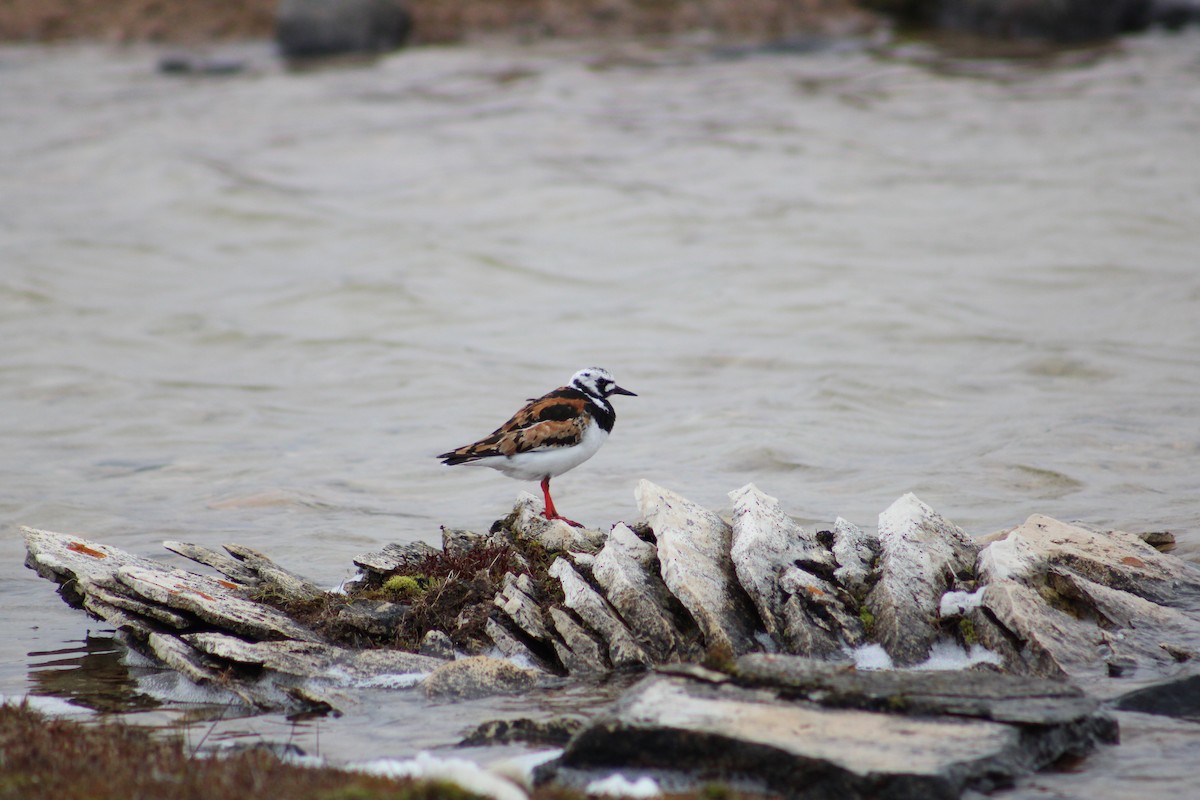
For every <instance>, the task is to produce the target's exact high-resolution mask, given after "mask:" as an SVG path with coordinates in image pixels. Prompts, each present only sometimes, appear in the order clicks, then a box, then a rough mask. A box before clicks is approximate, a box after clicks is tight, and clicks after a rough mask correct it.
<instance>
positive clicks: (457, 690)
mask: <svg viewBox="0 0 1200 800" xmlns="http://www.w3.org/2000/svg"><path fill="white" fill-rule="evenodd" d="M538 677H539V673H537V672H534V671H533V670H531V669H525V668H524V667H518V666H517V665H516V664H513V663H512V662H510V661H503V660H501V659H498V658H489V657H487V656H472V657H471V658H463V659H459V660H458V661H450V662H446V663H443V664H442V665H441V666H439V667H438V668H437V669H435V670H434V671H433V672H432V673H431V674H430V675H429V677H428V678H426V679H425V682H424V683H423V684H422V686H423V688H424V691H425V696H426V697H428V698H430V699H431V700H442V701H459V700H470V699H474V698H479V697H488V696H490V695H497V694H515V693H517V692H524V691H527V690H529V689H532V688H533V687H534V686H535V685H536V684H537V681H538Z"/></svg>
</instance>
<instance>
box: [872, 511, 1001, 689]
mask: <svg viewBox="0 0 1200 800" xmlns="http://www.w3.org/2000/svg"><path fill="white" fill-rule="evenodd" d="M879 543H880V546H881V550H882V555H881V556H880V558H879V580H878V582H877V583H876V584H875V588H873V589H872V590H871V593H870V594H869V595H867V600H866V605H867V608H868V609H869V610H870V612H871V614H872V616H873V617H874V622H873V626H872V638H874V639H875V640H876V641H878V642H879V643H880V644H881V645H883V648H884V649H885V650H887V652H888V655H890V656H891V657H892V660H893V661H894V662H895V663H896V665H897V666H911V665H913V664H918V663H920V662H922V661H924V660H925V659H926V658H928V657H929V652H930V650H931V649H932V647H933V643H934V642H935V641H936V640H937V638H938V634H939V631H938V626H937V609H938V605H939V601H940V599H941V596H942V594H943V593H944V592H946V591H947V590H948V589H950V588H953V586H952V584H953V581H954V579H955V576H956V575H959V574H966V573H970V572H972V570H973V569H974V565H975V555H976V552H977V551H978V547H977V546H976V545H975V543H974V542H972V541H971V539H970V538H969V537H968V536H967V534H966V533H964V532H963V531H962V530H961V529H960V528H959V527H958V526H956V525H953V524H951V523H949V522H947V521H946V520H944V519H942V516H941V515H940V514H938V513H937V512H935V511H934V510H933V509H932V508H930V507H929V506H927V505H925V504H924V503H922V502H921V501H920V500H919V499H918V498H917V496H916V495H914V494H911V493H910V494H906V495H904V496H903V497H901V498H900V499H899V500H897V501H896V502H894V503H892V505H891V506H890V507H889V508H888V509H887V510H886V511H884V512H883V513H882V514H880V515H879Z"/></svg>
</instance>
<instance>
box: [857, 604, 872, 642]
mask: <svg viewBox="0 0 1200 800" xmlns="http://www.w3.org/2000/svg"><path fill="white" fill-rule="evenodd" d="M858 618H859V620H861V621H862V624H863V631H864V632H865V633H866V634H867V636H870V635H871V634H872V632H873V631H874V630H875V615H874V614H872V613H871V612H870V610H869V609H868V608H867V607H866V606H859V608H858Z"/></svg>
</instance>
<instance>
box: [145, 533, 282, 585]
mask: <svg viewBox="0 0 1200 800" xmlns="http://www.w3.org/2000/svg"><path fill="white" fill-rule="evenodd" d="M163 547H165V548H166V549H168V550H170V551H171V552H172V553H178V554H179V555H181V556H183V557H184V558H186V559H189V560H191V561H195V562H196V563H197V564H204V565H205V566H208V567H212V568H213V569H215V570H216V571H217V572H220V573H221V574H222V575H224V576H225V577H226V578H228V579H229V580H231V581H233V582H234V583H236V584H238V585H240V586H244V587H245V588H247V589H251V590H253V589H257V588H258V585H259V583H260V579H259V576H258V575H257V574H256V573H255V572H254V570H252V569H250V567H249V565H247V564H244V563H242V562H241V561H239V560H238V559H236V558H233V557H232V556H230V555H228V554H226V553H222V552H219V551H217V550H213V549H211V548H208V547H204V546H203V545H198V544H191V543H189V542H163Z"/></svg>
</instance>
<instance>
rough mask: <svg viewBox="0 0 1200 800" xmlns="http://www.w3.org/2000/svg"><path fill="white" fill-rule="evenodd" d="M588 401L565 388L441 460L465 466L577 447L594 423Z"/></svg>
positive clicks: (535, 403) (530, 404)
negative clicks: (497, 458)
mask: <svg viewBox="0 0 1200 800" xmlns="http://www.w3.org/2000/svg"><path fill="white" fill-rule="evenodd" d="M587 403H588V401H587V399H586V398H585V397H584V395H583V393H582V392H580V391H578V390H577V389H571V388H567V387H563V388H561V389H555V390H554V391H553V392H550V393H549V394H547V395H545V396H543V397H539V398H538V399H536V400H533V401H531V402H530V403H529V404H528V405H527V406H525V407H524V408H522V409H521V410H520V411H518V412H517V413H516V414H514V415H513V416H512V419H510V420H509V421H508V422H506V423H504V424H503V425H501V426H500V427H499V428H497V429H496V430H494V431H493V432H492V433H491V434H489V435H488V436H485V437H484V438H482V439H480V440H479V441H478V442H474V443H472V444H468V445H464V446H462V447H460V448H458V449H456V450H451V451H450V452H448V453H442V454H441V455H440V456H438V458H440V459H442V463H444V464H450V465H454V464H463V463H466V462H468V461H476V460H478V459H480V458H488V457H489V456H512V455H516V454H517V453H528V452H530V451H532V450H541V449H543V448H547V447H569V446H571V445H573V444H577V443H578V442H579V441H580V440H581V439H582V438H583V434H584V431H586V430H587V426H588V424H589V423H590V422H591V419H590V416H589V414H588V408H587Z"/></svg>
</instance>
